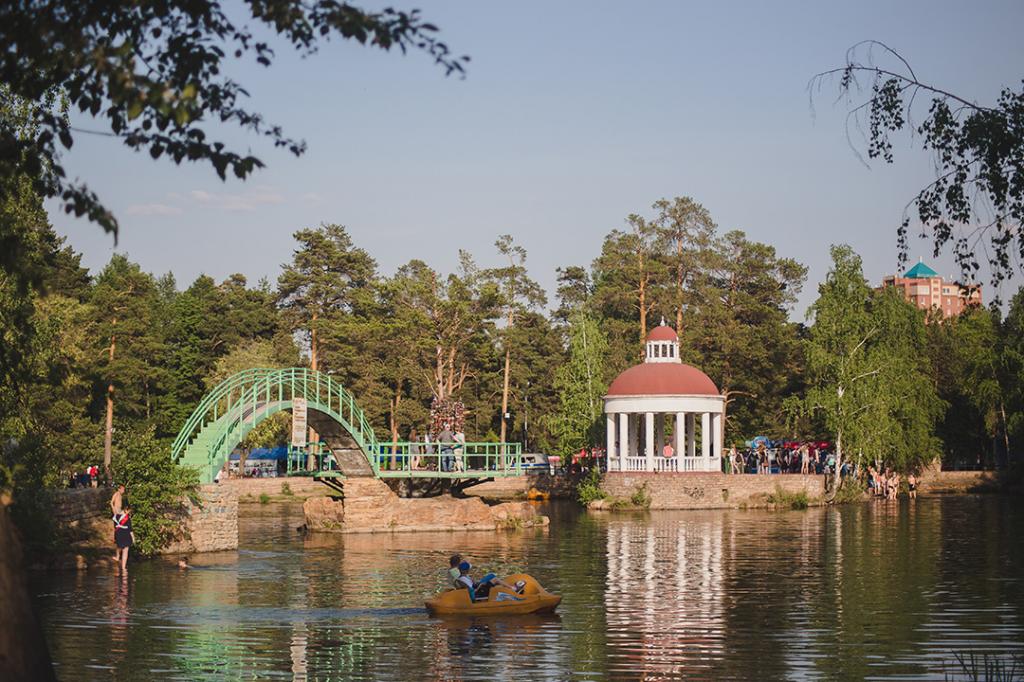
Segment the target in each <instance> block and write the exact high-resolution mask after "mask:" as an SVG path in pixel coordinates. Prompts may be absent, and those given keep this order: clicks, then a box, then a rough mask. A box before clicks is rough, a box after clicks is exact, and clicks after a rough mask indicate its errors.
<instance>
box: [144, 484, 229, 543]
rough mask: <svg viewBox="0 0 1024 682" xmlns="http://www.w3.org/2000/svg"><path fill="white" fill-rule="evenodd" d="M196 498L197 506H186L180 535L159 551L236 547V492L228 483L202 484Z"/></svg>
mask: <svg viewBox="0 0 1024 682" xmlns="http://www.w3.org/2000/svg"><path fill="white" fill-rule="evenodd" d="M199 500H200V504H199V505H198V506H196V505H193V504H192V503H191V502H190V503H189V504H188V505H187V508H188V517H187V518H186V519H185V524H184V530H185V534H184V536H183V538H182V539H181V540H179V541H177V542H173V543H171V544H170V545H168V546H167V547H164V548H163V549H162V550H161V551H160V553H161V554H179V553H192V552H222V551H225V550H230V549H238V493H236V492H235V491H234V490H233V489H232V488H231V487H229V486H219V485H217V484H213V485H204V486H203V487H202V488H200V490H199Z"/></svg>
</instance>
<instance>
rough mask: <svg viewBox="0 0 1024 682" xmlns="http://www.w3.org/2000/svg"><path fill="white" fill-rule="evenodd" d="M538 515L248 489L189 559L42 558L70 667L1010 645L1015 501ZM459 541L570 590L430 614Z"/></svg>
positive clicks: (332, 672) (711, 656) (761, 665)
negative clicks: (373, 507) (49, 563)
mask: <svg viewBox="0 0 1024 682" xmlns="http://www.w3.org/2000/svg"><path fill="white" fill-rule="evenodd" d="M547 513H549V514H550V515H551V516H552V524H551V526H550V528H549V529H546V530H544V529H537V530H529V531H525V532H521V533H511V534H508V533H498V534H496V533H438V534H412V535H405V534H396V535H362V536H359V535H357V536H345V537H342V536H332V535H313V536H310V537H307V538H304V537H302V536H300V535H298V534H297V533H296V532H295V526H297V525H299V523H301V508H300V507H298V506H297V505H296V506H295V507H292V508H284V509H282V508H280V507H251V506H250V507H246V508H244V509H243V514H242V517H241V519H240V525H241V538H240V539H241V549H240V550H239V551H238V552H227V553H223V554H216V555H204V556H195V557H193V559H192V561H193V565H194V566H195V568H193V569H189V570H179V569H178V568H177V567H176V566H175V565H174V562H159V561H158V562H144V563H139V564H136V565H134V566H132V569H131V571H130V573H129V574H128V575H127V576H125V577H121V576H118V575H117V574H114V573H104V572H88V573H49V574H40V575H37V576H35V577H36V578H37V580H38V581H39V582H38V583H37V584H36V586H35V589H36V593H37V595H38V603H39V605H40V608H41V612H42V616H43V622H44V625H45V627H46V630H47V634H48V636H49V639H50V645H51V648H52V650H53V657H54V660H55V661H57V663H58V665H59V675H60V676H61V678H63V679H76V680H79V679H81V680H90V679H111V678H114V679H137V678H154V679H180V680H202V679H211V680H213V679H225V678H227V679H238V678H261V679H262V678H281V679H296V680H306V679H308V680H334V679H339V680H350V679H352V680H359V679H366V680H370V679H373V680H378V679H399V680H409V679H461V680H488V681H490V680H505V679H509V680H511V679H545V680H546V679H551V680H564V679H576V680H599V679H675V678H680V677H682V678H690V679H824V680H831V679H871V678H897V679H934V678H936V677H938V678H940V679H941V678H942V673H943V670H944V668H943V666H944V665H947V664H949V663H951V662H952V660H953V653H955V652H965V651H975V652H979V653H989V654H993V655H998V656H1007V655H1009V654H1012V653H1014V652H1017V653H1024V645H1022V644H1021V642H1024V589H1021V588H1022V587H1024V585H1022V573H1024V546H1022V535H1021V534H1020V533H1019V531H1018V528H1019V527H1020V524H1021V523H1022V522H1024V505H1022V503H1021V501H1020V500H1018V499H1011V498H994V497H993V498H957V499H944V500H934V499H932V500H925V499H921V500H918V501H917V502H916V503H915V504H913V505H911V504H909V503H907V502H905V501H904V502H901V503H878V504H865V505H855V506H849V507H843V508H839V509H812V510H808V511H805V512H792V513H788V512H787V513H763V512H676V513H670V512H665V513H652V514H647V515H613V514H610V515H601V516H595V515H587V514H581V513H580V512H579V511H578V510H577V509H576V508H575V507H574V506H572V505H568V504H565V505H553V506H551V507H549V508H548V509H547ZM453 552H459V553H461V554H463V555H464V556H466V557H468V558H469V559H470V561H472V562H473V563H474V564H477V565H479V568H480V570H481V571H482V570H495V571H496V572H498V573H507V572H518V571H525V572H528V573H531V574H533V575H534V576H536V577H537V578H538V579H539V580H540V581H541V583H542V584H544V585H545V586H546V587H548V588H550V589H552V590H553V591H555V592H559V593H561V594H562V595H563V600H562V605H561V607H560V608H559V612H558V615H557V616H554V617H527V618H507V619H466V618H461V619H460V618H454V619H453V618H431V617H429V616H428V615H427V614H426V612H425V610H424V609H423V601H424V599H426V598H427V597H428V596H429V595H430V594H432V593H433V592H434V591H435V589H437V587H439V586H441V585H443V584H444V570H445V568H446V567H447V557H448V555H449V554H451V553H453Z"/></svg>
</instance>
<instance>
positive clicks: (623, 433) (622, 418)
mask: <svg viewBox="0 0 1024 682" xmlns="http://www.w3.org/2000/svg"><path fill="white" fill-rule="evenodd" d="M629 447H630V429H629V415H628V414H626V413H625V412H620V413H619V471H625V470H626V458H627V457H629Z"/></svg>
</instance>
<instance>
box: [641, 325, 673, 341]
mask: <svg viewBox="0 0 1024 682" xmlns="http://www.w3.org/2000/svg"><path fill="white" fill-rule="evenodd" d="M647 340H648V341H678V340H679V337H678V336H676V331H675V330H674V329H672V327H669V326H668V325H666V324H662V325H660V326H658V327H655V328H654V329H652V330H651V333H650V334H648V335H647Z"/></svg>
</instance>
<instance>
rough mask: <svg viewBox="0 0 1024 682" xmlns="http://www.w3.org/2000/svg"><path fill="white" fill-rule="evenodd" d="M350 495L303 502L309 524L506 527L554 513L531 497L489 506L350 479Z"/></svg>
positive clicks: (345, 529)
mask: <svg viewBox="0 0 1024 682" xmlns="http://www.w3.org/2000/svg"><path fill="white" fill-rule="evenodd" d="M343 488H344V497H343V498H341V499H338V498H331V497H311V498H309V499H308V500H306V501H305V503H304V504H303V511H304V513H305V515H306V527H307V528H308V529H309V530H314V531H328V532H334V533H387V532H413V531H439V530H501V529H514V528H525V527H530V526H544V525H547V523H548V518H547V517H546V516H542V515H540V514H538V513H537V511H536V509H535V508H534V507H533V505H531V504H529V503H527V502H506V503H504V504H499V505H495V506H493V507H492V506H488V505H487V504H485V503H484V502H483V501H482V500H480V499H478V498H472V497H471V498H467V499H457V498H454V497H451V496H449V495H442V496H440V497H431V498H401V497H398V496H397V495H396V494H395V493H394V492H393V491H392V490H391V489H390V488H388V486H387V485H385V484H384V482H383V481H380V480H378V479H374V478H350V479H348V480H346V481H345V483H344V486H343Z"/></svg>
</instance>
